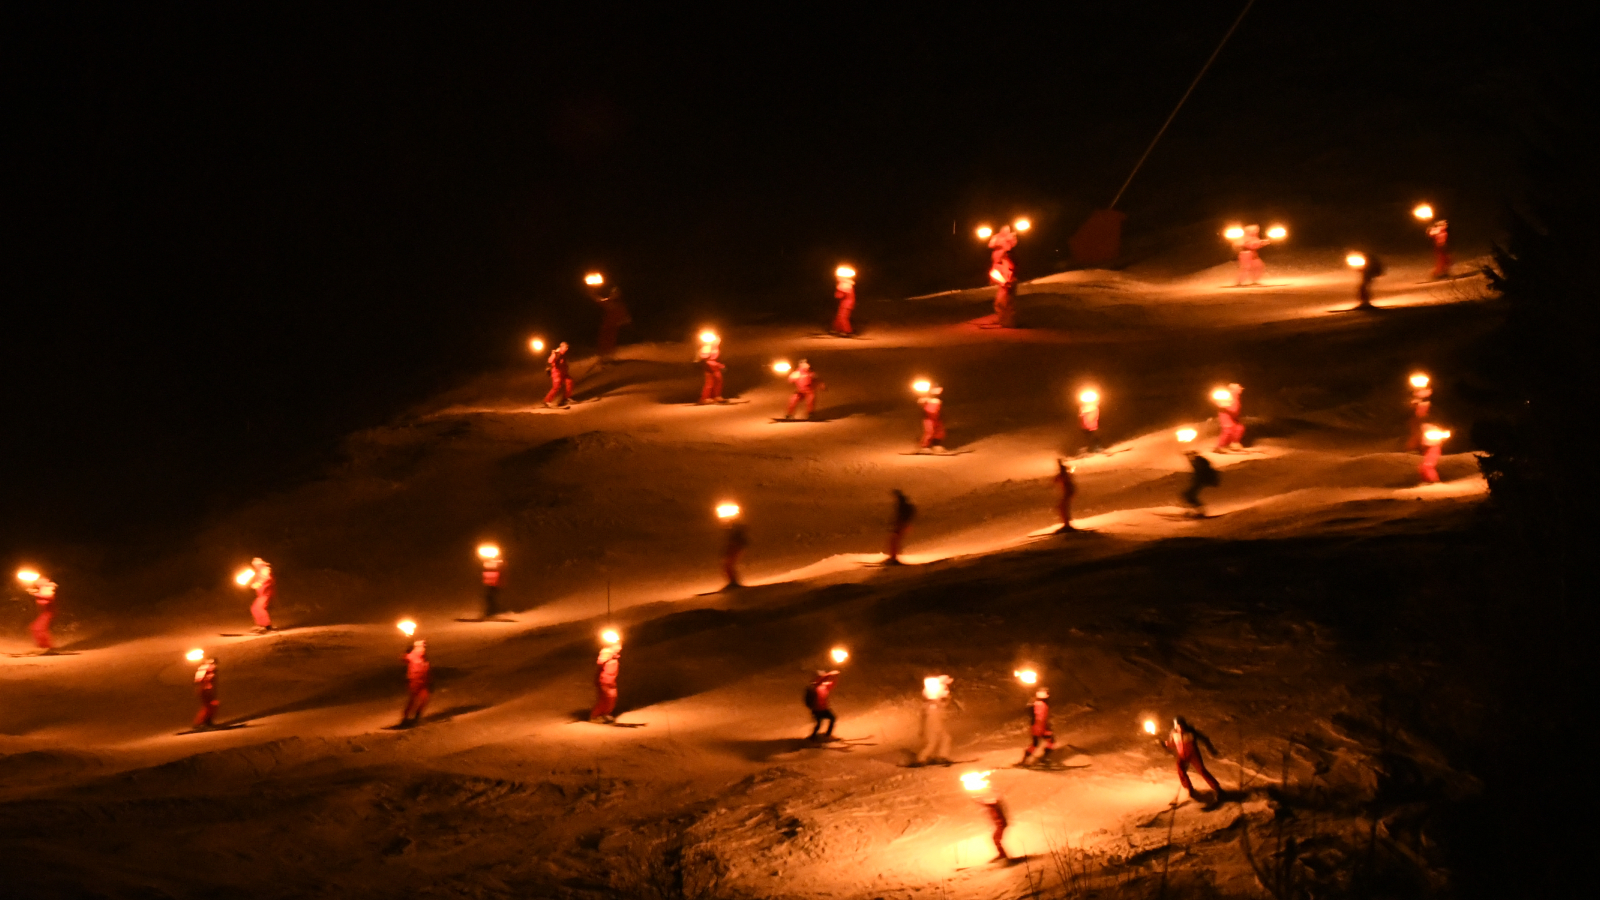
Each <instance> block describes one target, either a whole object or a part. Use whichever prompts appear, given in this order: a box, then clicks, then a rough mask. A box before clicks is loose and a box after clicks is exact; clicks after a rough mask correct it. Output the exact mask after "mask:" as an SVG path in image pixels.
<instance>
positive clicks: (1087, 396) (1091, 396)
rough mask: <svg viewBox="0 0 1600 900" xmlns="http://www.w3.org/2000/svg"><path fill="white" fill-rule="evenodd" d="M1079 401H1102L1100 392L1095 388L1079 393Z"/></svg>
mask: <svg viewBox="0 0 1600 900" xmlns="http://www.w3.org/2000/svg"><path fill="white" fill-rule="evenodd" d="M1078 402H1079V403H1099V402H1100V394H1099V393H1097V392H1096V391H1093V390H1087V391H1084V392H1083V393H1081V394H1079V395H1078Z"/></svg>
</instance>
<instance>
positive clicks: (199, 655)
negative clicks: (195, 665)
mask: <svg viewBox="0 0 1600 900" xmlns="http://www.w3.org/2000/svg"><path fill="white" fill-rule="evenodd" d="M183 658H184V659H187V660H188V661H189V662H199V661H200V660H202V659H205V658H206V652H205V651H204V650H201V649H199V648H198V647H197V648H195V649H193V650H190V651H189V652H188V653H185V654H184V655H183Z"/></svg>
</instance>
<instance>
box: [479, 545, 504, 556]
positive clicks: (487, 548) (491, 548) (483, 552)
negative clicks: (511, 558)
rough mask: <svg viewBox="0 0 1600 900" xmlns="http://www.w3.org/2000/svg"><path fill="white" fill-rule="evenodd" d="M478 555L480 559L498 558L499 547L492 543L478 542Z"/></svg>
mask: <svg viewBox="0 0 1600 900" xmlns="http://www.w3.org/2000/svg"><path fill="white" fill-rule="evenodd" d="M478 557H479V558H480V559H499V558H500V548H499V547H497V546H495V545H494V544H479V545H478Z"/></svg>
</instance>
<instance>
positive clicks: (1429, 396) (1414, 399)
mask: <svg viewBox="0 0 1600 900" xmlns="http://www.w3.org/2000/svg"><path fill="white" fill-rule="evenodd" d="M1431 409H1433V387H1432V385H1431V382H1430V379H1429V378H1428V376H1427V375H1425V374H1423V373H1421V372H1418V373H1416V374H1415V375H1412V376H1411V421H1410V423H1409V427H1408V428H1407V434H1406V449H1407V450H1410V451H1412V452H1415V451H1417V450H1421V449H1422V429H1423V428H1424V427H1425V426H1426V424H1427V421H1428V411H1429V410H1431Z"/></svg>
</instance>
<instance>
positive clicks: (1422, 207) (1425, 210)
mask: <svg viewBox="0 0 1600 900" xmlns="http://www.w3.org/2000/svg"><path fill="white" fill-rule="evenodd" d="M1411 214H1412V215H1413V216H1416V217H1417V218H1419V219H1421V220H1422V221H1424V222H1426V221H1428V220H1429V219H1432V218H1433V207H1431V206H1429V205H1428V204H1426V203H1419V204H1417V208H1416V209H1413V210H1412V211H1411Z"/></svg>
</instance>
